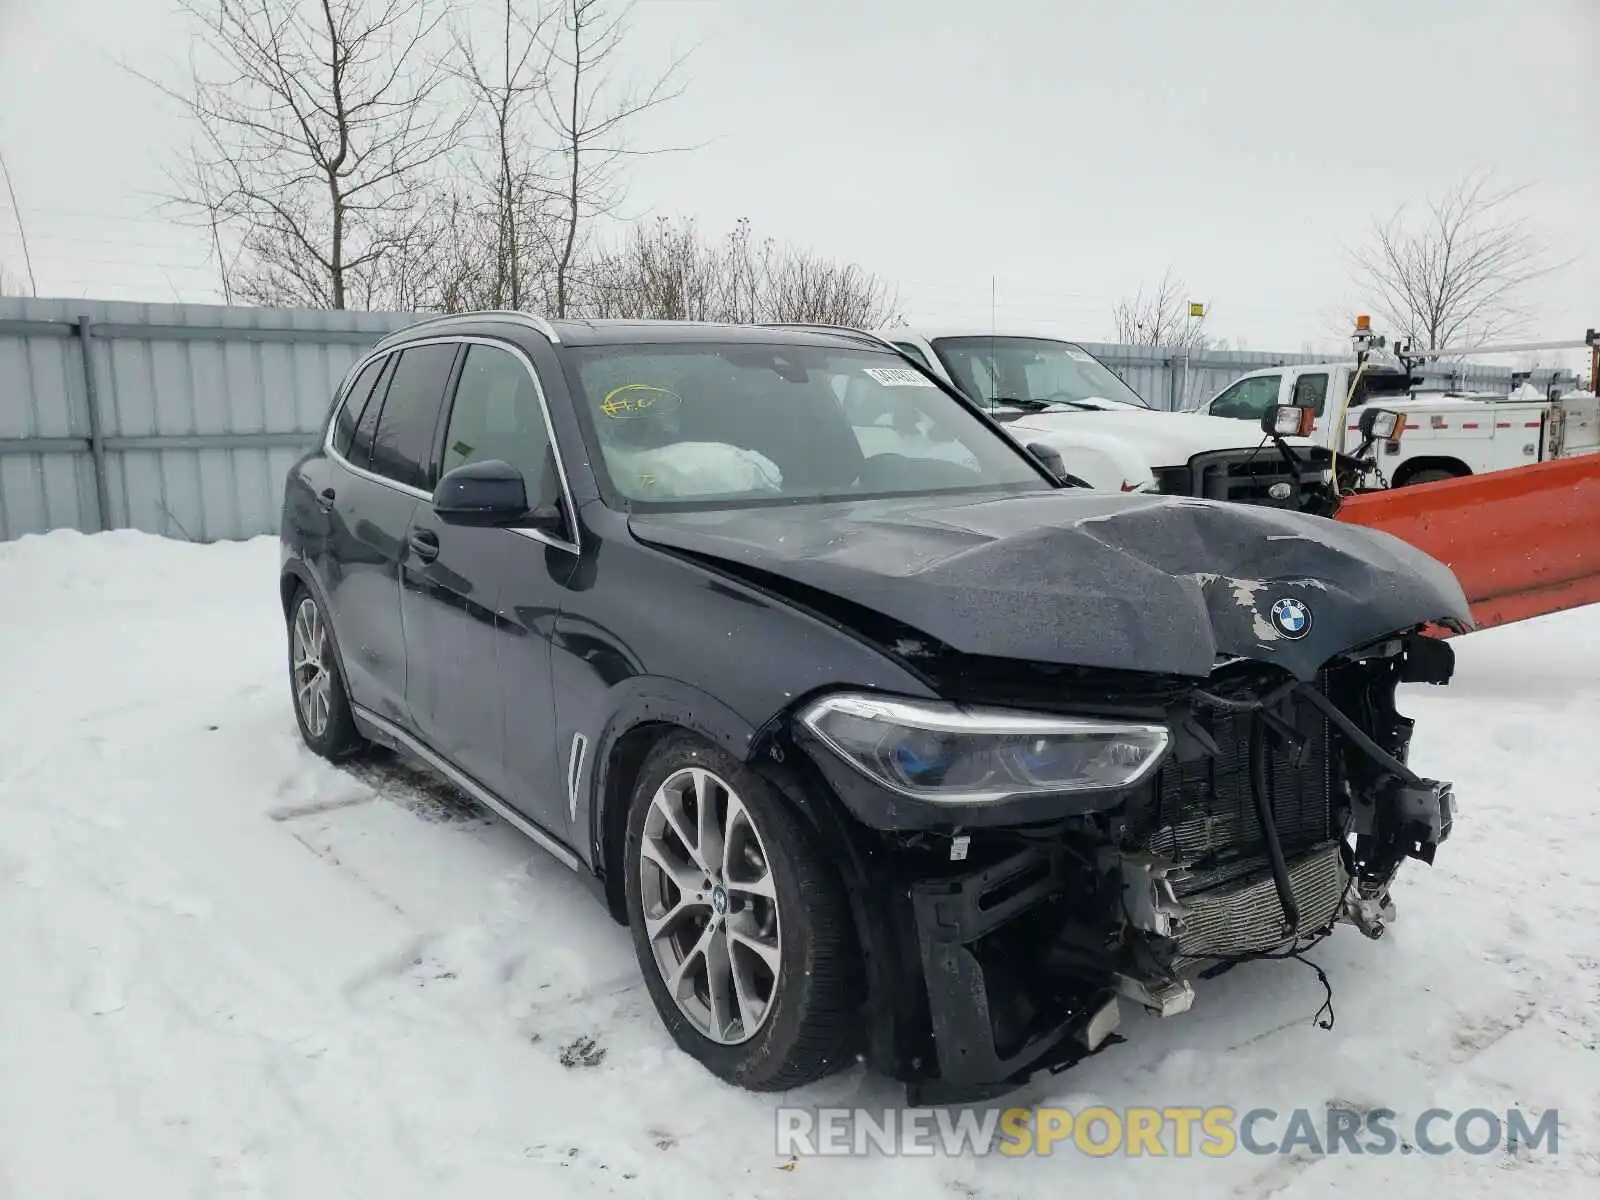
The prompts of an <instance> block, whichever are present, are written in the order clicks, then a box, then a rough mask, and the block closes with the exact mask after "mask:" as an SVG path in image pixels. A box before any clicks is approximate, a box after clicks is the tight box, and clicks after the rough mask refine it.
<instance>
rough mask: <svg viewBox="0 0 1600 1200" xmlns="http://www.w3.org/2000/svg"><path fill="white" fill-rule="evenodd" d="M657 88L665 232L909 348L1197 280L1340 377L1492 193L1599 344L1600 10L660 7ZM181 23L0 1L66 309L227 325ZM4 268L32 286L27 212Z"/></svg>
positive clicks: (654, 50) (840, 2) (1259, 334)
mask: <svg viewBox="0 0 1600 1200" xmlns="http://www.w3.org/2000/svg"><path fill="white" fill-rule="evenodd" d="M634 28H635V35H634V41H633V43H632V53H634V54H636V55H638V57H639V61H640V63H641V65H642V66H648V64H649V63H650V62H651V61H652V60H656V61H659V60H660V59H661V58H663V57H664V56H666V55H668V54H670V53H671V52H672V51H673V49H674V48H680V47H686V46H688V45H690V44H691V43H693V44H696V45H697V48H696V50H695V51H694V54H693V56H692V57H691V59H690V62H689V64H688V67H687V71H686V75H685V79H686V81H687V83H688V90H687V92H686V93H685V94H684V96H683V97H682V98H681V99H679V100H677V101H676V102H675V103H674V104H673V105H672V106H671V107H670V108H668V109H664V110H661V111H659V112H658V113H656V114H653V115H652V117H651V120H650V123H649V125H648V126H647V127H641V128H640V129H639V130H638V131H637V133H636V136H637V139H638V141H639V142H640V143H641V144H646V143H649V142H650V141H651V140H652V139H656V140H659V141H661V142H675V143H680V144H681V143H687V142H699V143H705V144H704V145H703V146H702V147H701V148H699V149H697V150H695V151H694V152H692V153H688V154H682V155H673V156H668V157H657V158H647V159H641V160H639V162H638V165H637V167H636V168H635V170H634V173H633V176H632V186H631V191H630V197H629V203H630V207H631V209H632V210H633V211H634V212H635V213H638V214H644V213H654V212H662V213H671V214H675V215H685V216H687V215H692V216H695V217H696V218H698V220H699V221H700V223H701V224H702V226H704V227H706V228H708V229H720V228H723V227H726V226H729V225H731V224H732V223H733V221H734V220H736V219H737V218H739V217H748V218H750V220H751V221H752V222H753V224H754V226H755V228H756V230H757V231H758V232H760V233H764V234H772V235H774V236H777V237H779V238H780V239H788V240H791V241H794V242H797V243H803V244H805V245H808V246H810V247H813V248H815V249H817V250H820V251H823V252H826V253H829V254H832V255H835V256H839V257H847V258H850V259H853V260H855V261H858V262H859V263H861V264H862V265H863V266H866V267H868V268H870V269H872V270H874V271H877V272H879V273H881V274H883V275H885V276H887V277H889V278H891V279H892V280H894V281H895V282H897V283H898V285H899V287H900V295H901V306H902V308H903V309H904V311H905V312H906V314H907V315H908V316H910V317H911V318H913V319H920V320H927V321H939V322H945V323H949V322H980V323H982V324H984V325H985V326H987V324H988V322H989V320H990V318H991V286H993V289H994V294H995V297H996V299H997V305H996V308H997V312H996V314H995V315H996V316H997V318H998V320H999V321H1001V322H1010V323H1013V324H1019V323H1020V324H1025V325H1027V326H1028V327H1030V328H1036V327H1049V328H1053V329H1055V330H1057V331H1059V332H1060V333H1063V334H1066V335H1070V336H1075V337H1079V338H1083V339H1086V340H1098V339H1103V338H1107V337H1109V335H1110V334H1111V331H1112V319H1111V307H1112V305H1113V303H1114V302H1115V301H1116V299H1117V298H1119V297H1121V296H1124V295H1126V294H1129V293H1131V292H1133V291H1134V290H1135V289H1136V288H1137V287H1138V286H1139V284H1140V283H1141V282H1145V283H1151V282H1153V281H1154V280H1155V279H1156V278H1157V277H1159V276H1160V274H1161V273H1162V271H1163V270H1164V269H1165V268H1167V267H1168V266H1171V267H1172V268H1174V269H1175V271H1176V272H1177V273H1178V274H1180V275H1181V276H1182V277H1183V278H1184V279H1185V280H1187V282H1188V284H1189V291H1190V292H1191V293H1192V296H1193V298H1194V299H1198V300H1204V301H1206V302H1208V303H1209V304H1210V306H1211V316H1210V317H1209V318H1208V322H1207V324H1208V328H1209V330H1210V332H1211V333H1212V334H1213V335H1215V336H1220V337H1226V338H1228V339H1229V340H1230V341H1233V342H1235V343H1236V344H1237V343H1241V342H1242V343H1243V344H1245V345H1247V346H1249V347H1250V348H1253V349H1275V350H1298V349H1301V348H1302V347H1304V346H1306V345H1308V344H1316V345H1317V346H1319V347H1323V346H1326V347H1330V348H1331V347H1334V346H1339V345H1341V344H1342V342H1341V341H1340V340H1339V338H1338V337H1337V335H1336V331H1335V330H1334V329H1333V327H1332V326H1333V323H1334V317H1335V314H1337V313H1339V312H1341V311H1348V310H1349V308H1350V307H1353V306H1359V305H1360V304H1361V303H1362V301H1361V297H1360V296H1359V294H1357V293H1356V292H1354V291H1353V290H1352V288H1351V284H1350V275H1349V271H1348V268H1347V265H1346V263H1345V260H1344V258H1343V247H1344V246H1346V245H1348V244H1350V243H1352V242H1353V241H1355V240H1357V239H1359V238H1360V236H1361V235H1362V233H1363V231H1364V229H1365V228H1366V227H1367V226H1368V225H1369V224H1370V223H1371V221H1372V219H1373V217H1374V216H1376V215H1380V214H1385V213H1388V212H1390V211H1392V210H1393V209H1394V208H1395V207H1396V206H1397V205H1399V204H1401V203H1403V202H1406V201H1409V200H1421V199H1422V198H1424V197H1426V196H1427V195H1429V194H1430V193H1435V192H1438V191H1439V190H1441V189H1443V188H1445V187H1447V186H1449V185H1450V184H1451V183H1453V182H1454V181H1456V180H1457V179H1458V178H1460V177H1461V176H1462V175H1463V174H1465V173H1467V172H1469V171H1472V170H1481V169H1492V170H1494V171H1495V172H1496V174H1497V175H1498V176H1499V177H1500V178H1501V179H1503V180H1504V181H1505V182H1507V183H1515V184H1527V185H1529V190H1528V191H1527V193H1526V194H1525V204H1524V208H1525V210H1526V211H1527V213H1528V214H1529V217H1530V219H1531V220H1532V221H1534V222H1535V223H1536V224H1537V227H1538V229H1539V231H1540V232H1541V234H1542V236H1543V237H1544V238H1545V239H1546V240H1547V241H1548V243H1549V244H1550V246H1551V249H1552V254H1553V255H1554V256H1555V257H1557V258H1560V259H1571V260H1572V263H1571V265H1570V266H1568V267H1567V268H1566V269H1565V270H1564V271H1562V272H1560V273H1558V274H1556V275H1553V276H1551V277H1550V278H1549V279H1547V280H1546V281H1543V282H1542V283H1540V284H1539V285H1537V286H1536V287H1535V288H1534V289H1533V290H1532V291H1531V293H1530V296H1529V299H1530V301H1531V302H1532V307H1533V308H1534V310H1535V314H1536V323H1535V326H1534V328H1533V329H1532V330H1531V331H1530V332H1532V333H1534V334H1537V335H1538V336H1539V337H1541V338H1558V337H1568V336H1574V337H1577V336H1581V335H1582V333H1583V331H1584V329H1586V328H1588V327H1589V326H1592V325H1600V220H1597V219H1596V213H1597V212H1600V208H1597V201H1600V69H1597V64H1600V0H1314V2H1306V3H1288V2H1285V0H1206V2H1205V3H1189V2H1187V0H1116V2H1104V0H1096V2H1093V3H1090V2H1088V0H644V2H643V3H641V4H640V5H639V7H638V10H637V13H636V17H635V26H634ZM187 45H188V39H187V35H186V33H185V27H184V25H183V23H182V21H181V20H180V19H179V18H178V17H177V16H176V15H175V14H174V11H173V8H172V4H171V0H0V153H4V155H5V156H6V158H7V160H8V162H9V164H10V167H11V173H12V176H13V181H14V183H15V186H16V189H17V199H18V202H19V204H20V206H21V209H22V216H23V219H24V221H25V222H26V227H27V230H28V232H29V234H30V237H31V241H32V249H33V257H34V267H35V271H36V274H37V277H38V287H39V291H40V294H41V295H53V296H74V297H77V296H82V297H92V298H100V299H136V300H151V301H161V300H172V299H175V298H177V299H182V300H186V301H215V300H217V299H218V298H219V294H218V289H217V284H216V272H215V268H214V266H212V265H210V264H208V262H207V259H206V244H205V242H204V240H203V239H201V238H199V237H198V236H197V235H195V234H193V233H191V232H189V231H187V230H183V229H179V228H174V227H173V226H171V225H170V224H169V223H168V222H166V221H164V220H163V219H162V218H161V217H159V216H158V215H155V214H154V213H153V211H152V199H151V197H152V194H153V193H155V192H157V191H159V190H160V188H161V187H162V184H163V181H162V175H161V166H162V163H163V161H164V160H165V158H166V156H167V155H168V154H169V153H170V152H171V150H172V149H173V147H174V146H175V145H176V144H177V143H178V142H179V141H180V139H181V138H182V136H183V132H184V127H183V123H182V121H181V120H180V119H179V118H178V116H177V115H176V114H175V113H174V111H173V110H172V107H171V105H170V103H169V102H167V101H165V100H163V99H162V98H161V97H160V96H159V95H158V94H157V93H156V92H155V91H154V90H153V89H152V88H151V87H150V86H149V85H147V84H145V83H142V82H140V81H139V80H137V79H135V78H133V77H132V76H130V75H129V74H128V73H127V72H125V71H123V70H122V69H121V68H119V66H118V65H117V62H118V60H119V59H121V60H126V61H127V62H129V63H131V64H133V65H135V66H137V67H139V68H140V69H142V70H146V71H150V72H160V71H162V70H163V69H165V65H166V64H171V63H175V62H178V61H181V59H182V56H183V55H184V53H185V50H186V47H187ZM0 268H3V269H4V271H5V273H6V275H7V276H8V278H9V279H10V280H11V281H12V285H13V288H15V287H16V285H17V283H18V281H19V280H21V279H22V278H23V261H22V254H21V246H20V243H19V241H18V238H17V233H16V225H15V222H14V221H13V219H12V212H11V209H10V206H9V203H8V202H7V201H6V199H5V197H4V195H3V193H0Z"/></svg>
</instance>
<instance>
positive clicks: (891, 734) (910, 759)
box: [800, 694, 1171, 804]
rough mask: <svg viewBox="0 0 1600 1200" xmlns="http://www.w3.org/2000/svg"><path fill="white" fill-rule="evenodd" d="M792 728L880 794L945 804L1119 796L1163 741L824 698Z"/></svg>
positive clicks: (865, 699)
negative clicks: (1059, 795)
mask: <svg viewBox="0 0 1600 1200" xmlns="http://www.w3.org/2000/svg"><path fill="white" fill-rule="evenodd" d="M800 720H801V722H802V723H803V724H804V725H805V726H806V728H808V729H810V730H811V731H812V732H813V733H815V734H816V735H817V737H819V738H820V739H821V740H822V741H823V742H824V743H826V745H827V746H828V747H829V748H830V749H831V750H832V751H833V752H834V753H835V754H837V755H839V757H841V758H842V759H844V760H845V761H846V762H847V763H849V764H850V765H851V766H853V767H855V768H856V769H857V770H858V771H861V772H862V773H863V774H865V775H867V776H868V777H870V778H872V779H873V780H876V781H877V782H878V783H880V784H882V785H883V786H884V787H887V788H892V789H893V790H894V791H896V792H899V793H901V794H902V795H906V796H912V797H915V798H916V799H919V800H929V801H933V802H936V803H945V804H992V803H996V802H999V801H1001V800H1009V799H1011V798H1013V797H1016V796H1025V795H1038V794H1041V793H1049V792H1088V791H1105V790H1109V789H1116V788H1124V787H1128V786H1130V785H1132V784H1135V783H1138V782H1139V781H1140V780H1141V779H1144V778H1145V777H1146V776H1148V775H1149V774H1150V773H1151V772H1152V771H1153V770H1155V768H1156V766H1157V764H1159V763H1160V761H1161V758H1162V755H1163V754H1164V753H1165V752H1166V749H1167V745H1168V742H1169V741H1170V739H1171V735H1170V734H1169V733H1168V731H1167V728H1166V726H1164V725H1142V724H1132V723H1128V722H1124V721H1107V720H1098V719H1093V718H1079V717H1056V716H1050V715H1048V714H1044V713H1024V712H1010V711H1007V710H1005V709H978V708H964V707H960V706H958V705H954V704H940V703H928V702H924V701H913V700H893V699H887V698H884V697H879V696H870V695H861V694H845V695H834V696H827V697H824V698H823V699H821V700H818V701H817V702H816V703H814V704H812V705H811V706H810V707H808V708H807V709H805V711H803V712H802V713H801V714H800Z"/></svg>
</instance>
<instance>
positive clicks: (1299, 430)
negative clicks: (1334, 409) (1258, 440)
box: [1261, 404, 1317, 438]
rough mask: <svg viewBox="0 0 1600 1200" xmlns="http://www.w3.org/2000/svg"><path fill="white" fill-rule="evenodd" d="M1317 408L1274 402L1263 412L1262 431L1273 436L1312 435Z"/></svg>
mask: <svg viewBox="0 0 1600 1200" xmlns="http://www.w3.org/2000/svg"><path fill="white" fill-rule="evenodd" d="M1316 427H1317V410H1316V409H1314V408H1310V407H1307V406H1302V405H1299V404H1274V405H1272V406H1271V407H1270V408H1268V409H1267V411H1266V412H1264V413H1262V414H1261V432H1262V433H1264V434H1266V435H1267V436H1268V437H1272V438H1286V437H1310V436H1311V432H1312V430H1314V429H1316Z"/></svg>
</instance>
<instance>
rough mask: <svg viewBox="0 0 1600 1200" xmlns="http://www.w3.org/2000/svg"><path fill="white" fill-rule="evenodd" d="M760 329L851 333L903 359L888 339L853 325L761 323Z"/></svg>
mask: <svg viewBox="0 0 1600 1200" xmlns="http://www.w3.org/2000/svg"><path fill="white" fill-rule="evenodd" d="M761 327H762V328H764V329H809V330H812V331H814V332H817V333H853V334H855V335H856V336H857V337H860V338H866V339H867V340H868V341H870V342H872V343H873V344H875V345H877V346H881V347H883V348H884V349H886V350H892V351H894V353H896V354H901V355H902V357H903V353H902V351H901V349H900V347H899V346H896V345H895V344H894V343H893V342H891V341H889V339H888V338H883V337H879V336H878V335H877V334H875V333H873V332H872V331H871V330H870V329H858V328H856V327H855V326H854V325H829V324H827V323H826V322H823V321H762V322H761Z"/></svg>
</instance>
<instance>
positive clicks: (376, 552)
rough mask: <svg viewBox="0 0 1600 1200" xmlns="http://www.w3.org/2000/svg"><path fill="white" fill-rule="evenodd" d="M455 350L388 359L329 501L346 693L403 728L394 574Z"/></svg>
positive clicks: (406, 553) (430, 345) (427, 345)
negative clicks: (338, 566) (339, 568)
mask: <svg viewBox="0 0 1600 1200" xmlns="http://www.w3.org/2000/svg"><path fill="white" fill-rule="evenodd" d="M456 351H457V346H456V344H455V343H454V342H424V343H418V344H413V345H409V346H406V347H405V348H403V349H401V350H399V351H397V352H396V353H395V354H394V355H393V356H392V358H393V360H394V361H393V363H392V365H391V366H390V367H389V369H388V371H387V372H386V380H385V381H382V382H380V386H381V387H382V388H383V395H382V396H381V397H380V396H378V395H376V394H374V396H373V398H372V400H370V401H369V402H368V404H367V409H366V411H365V412H364V413H363V414H362V416H361V419H360V421H359V422H358V423H357V424H356V426H355V428H354V430H353V432H352V435H351V442H350V450H349V458H348V463H349V466H350V473H351V475H352V476H353V478H352V479H350V480H349V481H348V484H347V485H346V486H345V487H343V488H341V491H340V496H339V499H338V500H337V501H336V505H337V507H339V508H340V509H341V510H342V513H341V519H342V521H343V522H344V524H345V525H346V526H347V527H348V537H349V550H348V552H347V553H346V555H345V559H344V572H345V583H344V586H343V587H341V588H340V589H339V595H340V597H341V598H340V599H339V600H337V601H335V605H336V607H335V613H334V620H335V629H336V631H337V632H338V634H339V639H340V640H339V648H340V650H341V651H342V653H343V658H344V662H345V666H346V671H347V673H348V674H349V675H350V677H351V696H352V698H353V699H354V700H355V702H356V703H357V704H360V705H362V706H364V707H366V708H370V709H372V710H373V711H375V712H377V713H378V714H379V715H380V716H383V717H387V718H388V719H389V720H391V721H394V722H396V723H398V724H400V725H402V726H404V727H406V728H414V727H415V724H414V722H413V721H412V719H411V714H410V711H409V709H408V707H407V705H406V659H407V641H406V636H405V629H404V626H403V624H402V621H401V613H400V578H401V572H402V571H403V569H404V567H405V564H406V562H407V560H408V559H409V557H410V553H411V551H410V546H409V545H408V541H407V535H408V533H409V531H410V528H411V514H412V512H413V511H414V510H415V509H416V507H417V506H418V504H421V503H423V502H425V501H427V500H428V499H429V498H430V494H429V491H428V490H427V489H428V483H427V472H426V468H425V467H424V465H423V464H425V463H426V462H427V461H428V460H429V457H430V456H431V454H432V448H433V442H434V431H435V429H436V428H437V426H438V421H439V409H440V406H441V404H442V403H443V400H444V389H445V384H446V382H447V381H448V380H449V377H450V371H451V368H452V366H453V364H454V361H455V356H456ZM337 436H338V434H337V432H336V434H335V437H336V438H337ZM347 493H348V500H347V499H346V494H347Z"/></svg>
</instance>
